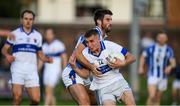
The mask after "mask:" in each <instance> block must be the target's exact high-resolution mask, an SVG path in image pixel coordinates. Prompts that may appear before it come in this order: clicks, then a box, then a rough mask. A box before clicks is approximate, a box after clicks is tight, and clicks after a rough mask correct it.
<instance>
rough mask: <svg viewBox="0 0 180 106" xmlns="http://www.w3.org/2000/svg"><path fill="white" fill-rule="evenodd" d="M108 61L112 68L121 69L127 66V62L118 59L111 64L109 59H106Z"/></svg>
mask: <svg viewBox="0 0 180 106" xmlns="http://www.w3.org/2000/svg"><path fill="white" fill-rule="evenodd" d="M106 60H107V61H108V65H109V66H110V67H111V68H121V67H124V66H125V65H126V61H125V60H123V61H122V60H120V59H118V58H115V62H111V61H109V58H106Z"/></svg>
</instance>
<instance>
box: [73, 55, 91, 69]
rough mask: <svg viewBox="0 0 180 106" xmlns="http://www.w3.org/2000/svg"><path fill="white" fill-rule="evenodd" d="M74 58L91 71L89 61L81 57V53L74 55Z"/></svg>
mask: <svg viewBox="0 0 180 106" xmlns="http://www.w3.org/2000/svg"><path fill="white" fill-rule="evenodd" d="M76 58H77V60H78V61H79V62H81V63H82V64H83V65H84V66H85V67H86V68H88V69H91V68H92V67H93V66H92V64H91V63H89V61H88V60H87V59H86V58H85V57H84V56H83V55H82V53H76Z"/></svg>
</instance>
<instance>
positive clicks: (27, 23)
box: [21, 13, 34, 28]
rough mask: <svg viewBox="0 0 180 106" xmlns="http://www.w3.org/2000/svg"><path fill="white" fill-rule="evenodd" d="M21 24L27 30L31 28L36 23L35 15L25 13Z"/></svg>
mask: <svg viewBox="0 0 180 106" xmlns="http://www.w3.org/2000/svg"><path fill="white" fill-rule="evenodd" d="M21 22H22V24H23V26H24V27H25V28H31V27H32V25H33V22H34V19H33V15H32V14H31V13H25V14H24V16H23V18H21Z"/></svg>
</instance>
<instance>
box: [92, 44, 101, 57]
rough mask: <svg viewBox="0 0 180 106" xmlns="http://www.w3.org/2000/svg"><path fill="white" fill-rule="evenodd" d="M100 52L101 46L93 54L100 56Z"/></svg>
mask: <svg viewBox="0 0 180 106" xmlns="http://www.w3.org/2000/svg"><path fill="white" fill-rule="evenodd" d="M100 52H101V46H100V45H99V48H98V49H96V50H95V51H94V52H93V53H94V54H95V55H98V54H99V53H100Z"/></svg>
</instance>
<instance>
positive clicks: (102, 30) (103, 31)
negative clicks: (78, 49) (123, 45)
mask: <svg viewBox="0 0 180 106" xmlns="http://www.w3.org/2000/svg"><path fill="white" fill-rule="evenodd" d="M98 27H99V28H100V29H101V33H102V37H103V38H104V37H105V30H104V29H103V28H102V27H101V26H100V25H98Z"/></svg>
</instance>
